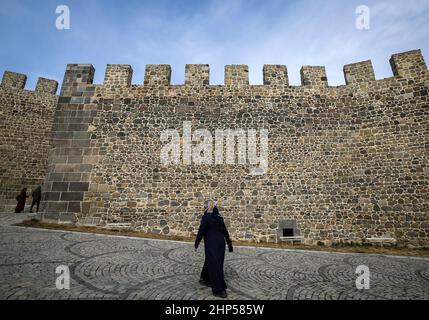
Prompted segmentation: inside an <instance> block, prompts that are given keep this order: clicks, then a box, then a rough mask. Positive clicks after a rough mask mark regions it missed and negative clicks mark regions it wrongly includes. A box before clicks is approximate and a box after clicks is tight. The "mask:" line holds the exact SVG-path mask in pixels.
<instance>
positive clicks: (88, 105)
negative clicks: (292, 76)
mask: <svg viewBox="0 0 429 320" xmlns="http://www.w3.org/2000/svg"><path fill="white" fill-rule="evenodd" d="M390 62H391V65H392V70H393V74H394V76H393V77H391V78H387V79H383V80H376V79H375V75H374V71H373V67H372V64H371V61H365V62H360V63H356V64H351V65H347V66H345V67H344V75H345V80H346V85H343V86H338V87H332V86H329V85H328V80H327V76H326V72H325V68H324V67H314V66H305V67H303V68H302V69H301V78H302V85H301V86H291V85H289V82H288V73H287V68H286V67H285V66H280V65H266V66H264V69H263V73H264V84H263V85H249V80H248V79H249V78H248V67H247V66H245V65H233V66H226V67H225V85H216V86H214V85H210V84H209V66H208V65H187V66H186V70H185V74H186V75H185V84H184V85H171V84H170V76H171V68H170V66H169V65H148V66H147V67H146V73H145V80H144V84H143V85H134V84H131V80H132V68H131V66H129V65H108V66H107V69H106V73H105V80H104V83H103V84H101V85H96V84H93V78H94V72H95V70H94V68H93V67H92V65H83V64H72V65H68V66H67V70H66V73H65V76H64V81H63V84H62V88H61V93H60V96H59V97H58V98H57V97H56V96H54V95H53V93H54V92H53V91H52V90H47V91H49V94H45V93H44V94H38V93H37V89H36V92H35V93H32V94H29V93H28V92H26V91H25V90H22V89H23V85H22V81H21V80H20V79H19V78H18V77H17V76H16V77H11V76H10V75H11V74H10V73H5V76H4V78H3V83H2V87H1V91H0V101H1V105H2V107H1V110H2V112H3V113H4V112H5V111H4V110H7V111H6V112H8V113H10V114H11V115H12V116H7V117H6V118H5V117H2V120H1V121H2V122H1V124H2V125H1V130H2V133H7V135H9V140H8V139H5V137H4V136H2V137H1V138H0V139H2V145H1V148H2V149H1V152H2V155H1V157H2V161H1V168H0V170H1V173H2V186H1V192H2V194H7V196H11V195H12V194H11V193H8V192H6V189H7V188H9V189H7V190H10V189H11V188H12V187H8V184H4V183H5V182H4V181H6V180H7V179H10V181H14V185H13V186H14V187H15V188H16V191H18V189H19V188H21V187H22V186H23V185H27V184H30V182H27V181H25V180H23V181H21V180H20V179H22V175H21V176H20V175H19V173H17V172H18V171H19V172H22V171H21V170H18V169H20V168H21V167H22V168H26V166H28V162H22V163H21V162H17V161H15V159H16V157H19V155H22V154H25V156H26V157H30V158H31V157H32V153H31V152H25V151H23V150H25V148H27V147H28V146H29V145H31V141H30V140H25V139H24V140H22V139H21V137H22V134H21V132H20V131H19V130H16V131H10V129H11V127H13V126H16V125H19V124H22V125H24V126H26V125H27V126H28V122H29V120H26V119H30V118H31V117H27V118H26V117H25V116H27V115H25V111H26V110H28V109H30V110H33V108H40V111H39V114H38V115H37V116H36V118H37V119H38V121H41V122H42V123H43V125H40V126H39V125H37V124H36V123H35V124H34V126H35V128H37V129H38V130H40V129H41V128H46V127H47V126H49V125H50V123H51V121H53V124H52V130H51V131H49V133H50V134H51V136H49V135H46V133H47V131H46V130H45V131H43V134H42V142H43V146H44V148H47V146H49V145H50V144H52V149H51V150H50V153H49V157H46V158H43V157H42V158H43V159H42V158H40V157H41V155H40V154H39V156H38V157H36V155H34V157H33V158H32V159H33V161H34V163H35V164H36V166H38V167H37V168H38V170H39V172H40V173H41V174H44V173H45V172H46V177H45V182H44V191H45V193H44V199H43V200H44V201H43V212H42V213H41V214H40V218H42V219H44V220H46V221H55V222H59V223H63V222H74V223H79V224H84V225H86V224H89V225H104V224H106V223H115V222H120V223H130V224H131V225H132V228H133V229H135V230H142V231H146V232H155V233H163V234H169V235H185V236H190V235H192V234H193V233H194V232H195V231H196V230H197V228H198V226H199V221H200V216H201V214H202V204H203V201H204V200H206V199H207V198H208V197H213V198H216V199H218V201H219V204H220V207H221V213H222V214H223V215H224V216H225V218H226V221H227V225H228V226H229V231H230V233H231V235H232V237H233V238H234V239H241V240H250V241H268V242H276V241H278V240H279V237H280V236H282V235H283V232H285V233H286V234H288V235H290V234H292V235H297V236H303V237H304V241H305V243H308V244H317V243H321V242H322V243H324V244H326V245H331V244H335V243H363V242H366V241H367V239H368V238H372V237H393V238H395V239H396V240H397V243H398V244H399V245H401V246H414V247H428V246H429V214H428V208H429V205H428V173H429V169H428V155H429V153H428V130H429V123H428V120H429V118H428V113H429V98H428V90H429V88H428V85H429V73H428V70H427V66H426V64H425V61H424V59H423V56H422V54H421V52H420V50H415V51H410V52H405V53H401V54H395V55H393V56H392V58H391V61H390ZM20 81H21V82H20ZM45 87H46V88H52V87H51V86H42V85H41V86H40V88H45ZM23 97H28V98H26V100H25V99H23ZM57 99H58V103H56V102H57ZM53 105H56V109H55V113H54V114H53V116H52V118H51V117H50V116H48V115H51V114H49V112H48V111H49V110H51V109H50V108H51V107H52V106H53ZM16 110H21V112H19V111H16ZM45 115H46V117H45ZM19 116H21V117H19ZM22 117H24V118H22ZM42 120H43V121H42ZM21 121H22V122H21ZM185 121H189V122H191V123H192V127H193V128H194V129H198V128H202V129H207V130H209V131H210V132H215V130H216V129H226V128H228V129H248V128H251V129H256V130H259V129H267V130H268V132H269V156H268V163H269V166H268V171H267V173H266V174H263V175H249V174H248V169H249V168H248V165H243V164H239V163H236V164H223V165H191V166H189V165H183V164H182V162H180V164H178V165H170V166H163V165H162V164H161V162H160V152H161V149H162V147H163V145H164V144H163V142H162V141H161V139H160V136H161V133H162V132H163V131H164V130H168V129H175V130H177V131H178V132H181V130H182V127H183V123H184V122H185ZM14 130H15V129H14ZM26 136H27V137H29V138H28V139H35V138H31V135H30V136H29V135H26ZM48 136H49V137H48ZM50 138H52V139H50ZM12 146H14V147H12ZM43 150H45V149H43V148H42V149H41V150H40V152H42V153H43V154H46V155H47V153H46V152H45V151H43ZM4 159H7V160H4ZM46 160H47V161H48V163H47V166H43V164H44V162H43V161H46ZM39 161H40V162H39ZM12 167H14V168H15V169H14V170H13V172H12V171H11V168H12ZM38 178H39V177H38ZM20 182H21V185H20ZM283 229H288V230H283Z"/></svg>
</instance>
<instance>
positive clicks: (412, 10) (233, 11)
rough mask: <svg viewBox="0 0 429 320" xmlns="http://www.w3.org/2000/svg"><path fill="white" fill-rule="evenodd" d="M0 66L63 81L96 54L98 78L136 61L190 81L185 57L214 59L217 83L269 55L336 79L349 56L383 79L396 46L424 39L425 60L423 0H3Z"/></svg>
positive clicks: (255, 72)
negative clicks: (60, 24)
mask: <svg viewBox="0 0 429 320" xmlns="http://www.w3.org/2000/svg"><path fill="white" fill-rule="evenodd" d="M61 4H65V5H67V6H69V8H70V14H71V17H70V18H71V29H70V30H62V31H60V30H57V29H56V28H55V20H56V18H57V14H56V13H55V9H56V7H57V6H58V5H61ZM358 5H367V6H368V7H369V8H370V10H371V11H370V13H371V16H370V17H371V20H370V29H369V30H358V29H356V27H355V20H356V17H357V15H356V12H355V10H356V7H357V6H358ZM0 35H1V39H2V46H1V47H0V72H1V74H3V71H4V70H11V71H16V72H21V73H25V74H27V75H28V81H27V86H26V88H28V89H34V87H35V83H36V81H37V77H38V76H44V77H48V78H51V79H56V80H58V81H59V82H61V81H62V78H63V74H64V70H65V67H66V65H67V64H68V63H91V64H93V65H94V67H95V69H96V76H95V81H94V82H95V83H102V82H103V78H104V71H105V66H106V64H108V63H124V64H130V65H132V67H133V69H134V75H133V83H135V84H141V83H143V78H144V69H145V65H146V64H149V63H167V64H170V65H171V66H172V83H173V84H182V83H183V82H184V69H185V64H187V63H208V64H210V82H211V84H222V83H223V78H224V65H226V64H248V65H249V69H250V83H251V84H261V83H262V66H263V65H264V64H285V65H287V66H288V71H289V78H290V82H291V84H294V85H298V84H299V83H300V76H299V70H300V68H301V66H302V65H324V66H326V68H327V73H328V81H329V84H330V85H341V84H344V77H343V73H342V67H343V65H345V64H348V63H353V62H359V61H362V60H367V59H371V60H372V62H373V64H374V69H375V73H376V77H377V79H382V78H386V77H390V76H392V71H391V68H390V65H389V58H390V56H391V54H393V53H398V52H402V51H407V50H412V49H417V48H420V49H422V51H423V55H424V56H425V59H426V61H427V62H429V1H427V0H407V1H404V0H386V1H382V0H379V1H372V0H371V1H370V0H359V1H355V0H347V1H344V0H329V1H327V0H298V1H286V0H258V1H257V0H224V1H217V0H212V1H202V0H200V1H198V0H195V1H191V0H180V1H179V0H171V1H167V0H157V1H143V0H140V1H137V0H130V1H125V0H123V1H114V0H82V1H78V0H74V1H66V0H58V1H51V0H46V1H43V0H40V1H34V0H0Z"/></svg>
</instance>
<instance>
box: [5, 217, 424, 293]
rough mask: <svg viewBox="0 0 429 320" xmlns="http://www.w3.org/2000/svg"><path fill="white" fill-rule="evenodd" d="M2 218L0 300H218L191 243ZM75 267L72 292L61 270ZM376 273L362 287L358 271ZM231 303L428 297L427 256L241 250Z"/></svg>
mask: <svg viewBox="0 0 429 320" xmlns="http://www.w3.org/2000/svg"><path fill="white" fill-rule="evenodd" d="M17 219H18V220H19V217H18V216H15V217H13V218H11V217H10V216H9V217H7V216H5V215H2V217H1V218H0V243H1V247H0V299H213V296H212V294H211V290H210V288H207V287H204V286H201V285H200V284H199V283H198V278H199V273H200V270H201V267H202V264H203V259H204V255H203V248H202V247H201V248H200V249H199V250H198V252H196V253H195V252H194V250H193V246H192V244H191V243H183V242H174V241H160V240H149V239H134V238H125V237H114V236H108V235H95V234H80V233H72V232H64V231H48V230H36V229H28V228H21V227H13V226H9V225H8V224H10V223H11V222H15V220H17ZM59 265H66V266H68V267H69V269H70V274H71V284H70V290H58V289H56V286H55V281H56V277H57V276H58V274H56V273H55V269H56V267H57V266H59ZM359 265H366V266H368V267H369V269H370V272H371V277H370V281H371V282H370V289H369V290H357V289H356V285H355V281H356V277H357V275H356V274H355V270H356V267H357V266H359ZM225 277H226V282H227V284H228V292H229V298H230V299H429V259H422V258H406V257H403V258H402V257H387V256H382V255H367V254H341V253H325V252H311V251H298V250H275V249H263V248H248V247H236V248H235V250H234V253H228V252H227V253H226V260H225Z"/></svg>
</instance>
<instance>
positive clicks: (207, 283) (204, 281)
mask: <svg viewBox="0 0 429 320" xmlns="http://www.w3.org/2000/svg"><path fill="white" fill-rule="evenodd" d="M199 282H200V283H201V284H202V285H204V286H207V287H210V286H211V284H210V282H208V281H206V280H204V279H200V281H199Z"/></svg>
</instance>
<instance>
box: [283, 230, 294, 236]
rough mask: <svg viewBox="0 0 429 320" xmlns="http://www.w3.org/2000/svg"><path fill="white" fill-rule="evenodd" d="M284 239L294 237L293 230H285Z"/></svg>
mask: <svg viewBox="0 0 429 320" xmlns="http://www.w3.org/2000/svg"><path fill="white" fill-rule="evenodd" d="M283 237H293V229H288V228H286V229H283Z"/></svg>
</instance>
